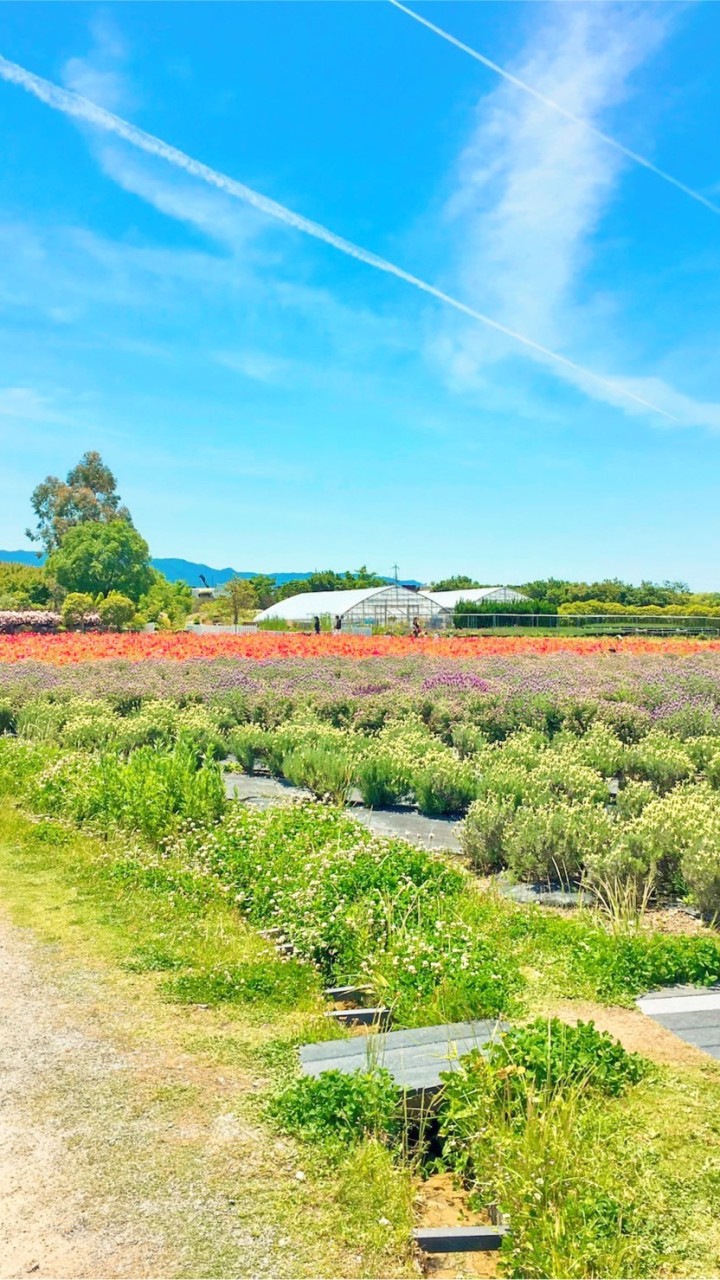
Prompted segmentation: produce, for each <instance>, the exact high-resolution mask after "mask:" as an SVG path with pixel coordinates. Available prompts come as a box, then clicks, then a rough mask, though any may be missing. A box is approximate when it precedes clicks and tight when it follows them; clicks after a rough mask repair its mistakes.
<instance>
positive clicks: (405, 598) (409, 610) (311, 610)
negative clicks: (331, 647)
mask: <svg viewBox="0 0 720 1280" xmlns="http://www.w3.org/2000/svg"><path fill="white" fill-rule="evenodd" d="M444 614H445V608H444V607H443V605H441V604H440V603H439V602H438V601H437V599H436V598H433V597H431V596H429V595H427V594H423V593H422V592H419V591H410V590H409V589H408V588H407V587H401V586H400V584H399V583H395V582H392V583H389V584H388V585H387V586H385V587H359V588H357V589H354V590H352V591H305V592H301V594H300V595H297V596H289V597H288V599H287V600H278V602H277V604H271V605H270V607H269V609H263V611H262V613H259V614H258V615H257V617H256V618H255V621H256V622H258V623H263V622H269V621H270V620H271V619H274V618H276V619H280V620H282V621H283V622H306V623H307V624H308V626H310V625H312V621H313V618H323V617H328V616H329V617H330V618H332V620H333V623H334V622H335V618H336V617H339V618H341V619H342V626H343V630H348V631H352V630H353V629H354V628H355V627H373V626H381V627H385V626H388V625H393V624H394V623H400V624H402V625H405V626H407V627H408V628H410V627H411V626H412V623H413V618H419V619H420V621H421V622H422V623H427V622H429V621H430V620H431V619H432V618H437V619H440V618H442V617H443V615H444Z"/></svg>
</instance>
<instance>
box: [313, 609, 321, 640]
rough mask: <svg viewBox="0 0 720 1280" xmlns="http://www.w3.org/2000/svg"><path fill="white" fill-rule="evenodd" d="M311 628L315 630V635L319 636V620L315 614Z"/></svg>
mask: <svg viewBox="0 0 720 1280" xmlns="http://www.w3.org/2000/svg"><path fill="white" fill-rule="evenodd" d="M313 627H314V629H315V635H316V636H319V635H320V619H319V618H318V616H317V614H315V617H314V618H313Z"/></svg>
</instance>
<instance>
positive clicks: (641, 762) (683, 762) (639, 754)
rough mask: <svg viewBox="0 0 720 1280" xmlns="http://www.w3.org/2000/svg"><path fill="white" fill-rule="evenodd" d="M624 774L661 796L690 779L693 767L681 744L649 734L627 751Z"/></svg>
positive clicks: (662, 734) (659, 734)
mask: <svg viewBox="0 0 720 1280" xmlns="http://www.w3.org/2000/svg"><path fill="white" fill-rule="evenodd" d="M625 772H626V773H627V775H628V777H630V778H639V779H641V780H642V779H645V780H647V781H648V782H651V783H652V784H653V786H654V787H656V788H657V790H658V791H661V792H665V791H670V790H671V789H672V788H673V787H674V786H676V785H677V783H678V782H682V781H683V780H684V779H685V778H689V777H691V775H692V774H693V773H694V772H695V765H694V763H693V759H692V756H691V755H690V752H689V751H688V750H687V748H686V747H685V745H684V744H682V743H680V742H677V741H676V740H675V739H673V738H671V737H669V736H668V735H667V734H664V733H660V732H655V731H653V732H652V733H649V734H648V735H647V737H645V738H643V739H642V741H641V742H638V743H636V744H635V745H634V746H632V747H629V748H628V750H627V752H626V755H625Z"/></svg>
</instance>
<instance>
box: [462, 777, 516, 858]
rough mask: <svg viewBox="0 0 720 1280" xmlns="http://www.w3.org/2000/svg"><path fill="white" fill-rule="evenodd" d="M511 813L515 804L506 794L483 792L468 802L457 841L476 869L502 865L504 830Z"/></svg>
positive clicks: (509, 821)
mask: <svg viewBox="0 0 720 1280" xmlns="http://www.w3.org/2000/svg"><path fill="white" fill-rule="evenodd" d="M514 814H515V805H514V803H513V801H512V799H509V798H508V797H506V796H497V795H487V796H483V798H482V799H481V800H476V801H475V802H474V804H471V805H470V808H469V809H468V812H467V817H466V818H465V821H464V822H463V824H462V827H461V829H460V841H461V844H462V848H463V852H464V853H465V854H466V856H467V857H468V858H469V859H470V861H471V863H472V865H473V867H474V868H475V870H476V871H479V872H480V873H481V874H483V875H488V874H490V872H492V871H499V870H500V868H501V867H503V866H504V865H505V833H506V831H507V828H508V826H509V824H510V823H511V822H512V819H513V816H514Z"/></svg>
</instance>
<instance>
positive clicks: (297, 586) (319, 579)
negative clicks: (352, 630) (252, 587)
mask: <svg viewBox="0 0 720 1280" xmlns="http://www.w3.org/2000/svg"><path fill="white" fill-rule="evenodd" d="M251 581H253V582H255V579H251ZM385 585H386V583H385V579H384V578H379V577H378V575H377V574H376V573H373V572H372V570H371V569H368V568H367V567H366V566H365V565H362V566H361V567H360V568H359V569H357V570H355V572H354V573H353V572H352V571H351V570H349V569H348V570H346V571H345V573H336V572H335V570H334V569H323V570H321V571H320V572H317V573H311V574H310V575H309V576H308V577H307V578H298V579H296V580H295V581H293V582H284V583H283V584H282V586H280V587H277V588H276V590H275V592H274V599H275V600H288V599H289V598H290V596H297V595H301V594H303V593H304V592H307V591H352V590H355V589H356V588H358V587H384V586H385ZM264 607H265V606H263V608H264Z"/></svg>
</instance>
